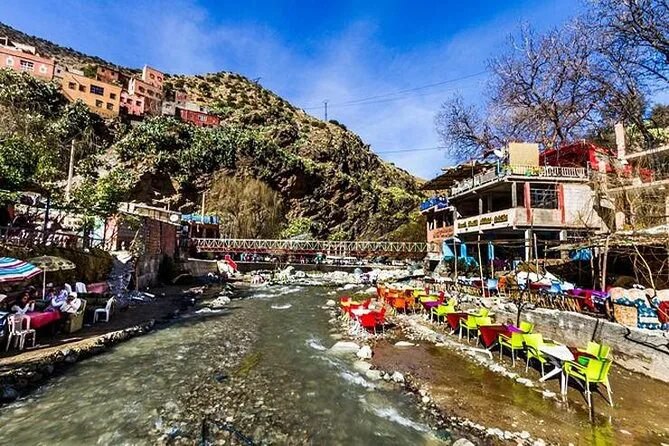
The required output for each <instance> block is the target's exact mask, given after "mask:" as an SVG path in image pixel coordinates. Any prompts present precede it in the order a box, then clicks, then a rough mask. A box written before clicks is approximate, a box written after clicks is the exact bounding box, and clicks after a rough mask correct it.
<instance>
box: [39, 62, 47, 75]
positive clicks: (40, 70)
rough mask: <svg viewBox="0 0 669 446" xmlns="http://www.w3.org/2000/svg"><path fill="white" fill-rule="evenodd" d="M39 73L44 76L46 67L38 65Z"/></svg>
mask: <svg viewBox="0 0 669 446" xmlns="http://www.w3.org/2000/svg"><path fill="white" fill-rule="evenodd" d="M39 72H40V73H42V74H46V72H47V68H46V65H44V64H42V65H40V66H39Z"/></svg>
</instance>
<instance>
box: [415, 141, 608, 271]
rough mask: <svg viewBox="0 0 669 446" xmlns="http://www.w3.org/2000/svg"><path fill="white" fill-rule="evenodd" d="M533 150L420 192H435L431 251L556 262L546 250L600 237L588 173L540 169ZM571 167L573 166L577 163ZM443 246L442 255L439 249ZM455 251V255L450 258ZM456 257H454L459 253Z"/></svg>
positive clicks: (456, 172)
mask: <svg viewBox="0 0 669 446" xmlns="http://www.w3.org/2000/svg"><path fill="white" fill-rule="evenodd" d="M541 160H542V158H541V157H540V154H539V149H538V146H537V145H536V144H518V143H512V144H510V145H509V147H508V148H507V150H506V155H505V156H504V157H503V159H500V160H498V162H495V163H477V162H470V163H465V164H461V165H459V166H455V167H452V168H447V169H444V173H443V174H442V175H440V176H439V177H437V178H435V179H433V180H432V181H430V182H428V183H427V184H426V185H425V186H424V189H425V190H432V191H440V192H441V193H442V195H443V196H442V198H441V200H437V201H436V203H435V205H430V203H425V204H424V205H423V206H424V208H423V207H422V208H421V212H422V213H423V214H424V215H425V216H426V218H427V226H428V227H427V239H428V242H429V243H430V249H431V251H432V252H438V253H441V254H444V253H448V252H463V251H464V250H462V248H459V247H458V245H460V244H465V245H466V246H465V248H464V249H465V250H467V254H468V255H469V256H471V257H474V258H477V257H478V251H479V250H478V249H477V245H480V244H485V245H492V246H494V250H491V249H481V250H480V251H481V256H482V259H483V261H484V262H490V261H492V260H493V259H490V258H487V257H489V254H490V253H491V252H494V254H493V255H494V257H495V258H501V259H507V260H515V259H517V260H523V259H525V260H527V259H529V258H531V257H534V256H538V257H539V258H544V257H552V256H556V255H559V253H555V252H553V251H551V250H549V248H550V247H552V246H555V245H557V244H559V243H560V241H565V240H569V239H580V238H583V237H586V236H588V235H589V234H594V233H597V232H601V231H603V230H606V226H605V225H604V223H603V221H602V219H601V218H600V216H599V214H598V213H597V211H596V206H595V204H596V200H595V193H594V190H593V188H592V186H591V184H590V176H589V173H590V166H589V164H588V163H584V164H583V165H581V166H578V165H568V166H563V165H542V164H541V163H540V161H541ZM576 164H578V163H576ZM444 243H446V244H447V245H448V249H447V248H446V247H444ZM455 249H458V250H459V251H455ZM460 250H461V251H460Z"/></svg>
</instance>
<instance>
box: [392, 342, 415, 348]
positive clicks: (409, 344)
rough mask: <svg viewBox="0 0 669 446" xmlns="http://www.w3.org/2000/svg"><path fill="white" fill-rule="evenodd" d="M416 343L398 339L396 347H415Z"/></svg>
mask: <svg viewBox="0 0 669 446" xmlns="http://www.w3.org/2000/svg"><path fill="white" fill-rule="evenodd" d="M414 345H416V344H412V343H411V342H407V341H398V342H395V347H413V346H414Z"/></svg>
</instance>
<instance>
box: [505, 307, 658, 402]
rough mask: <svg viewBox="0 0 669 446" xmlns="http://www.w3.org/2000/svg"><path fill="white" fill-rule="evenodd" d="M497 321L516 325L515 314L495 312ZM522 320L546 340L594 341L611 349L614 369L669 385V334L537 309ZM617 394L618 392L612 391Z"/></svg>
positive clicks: (570, 342)
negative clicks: (637, 374) (532, 324)
mask: <svg viewBox="0 0 669 446" xmlns="http://www.w3.org/2000/svg"><path fill="white" fill-rule="evenodd" d="M494 311H495V314H496V317H497V320H498V321H501V322H504V321H506V320H511V321H512V322H513V323H515V321H516V314H515V313H511V312H508V311H504V310H500V309H497V308H496V309H495V310H494ZM522 320H527V321H530V322H532V323H534V324H535V326H536V328H535V330H536V331H537V332H538V333H541V334H543V335H544V337H545V338H549V339H553V340H555V341H559V342H563V343H565V344H567V345H576V346H585V345H586V344H587V343H588V341H590V340H592V337H593V333H595V329H596V330H597V333H596V336H595V340H597V341H599V342H602V343H604V344H607V345H610V346H611V348H612V351H613V357H614V365H615V364H618V365H620V366H622V367H624V368H626V369H629V370H633V371H635V372H639V373H643V374H645V375H648V376H650V377H652V378H655V379H659V380H661V381H665V382H669V334H667V333H666V332H662V331H659V330H657V331H649V330H639V329H636V328H629V327H625V326H623V325H620V324H616V323H613V322H609V321H604V320H599V324H598V323H597V319H595V318H593V317H590V316H586V315H583V314H579V313H572V312H564V311H557V310H547V309H543V308H540V309H535V310H528V311H524V312H523V314H522ZM613 390H614V392H615V389H613Z"/></svg>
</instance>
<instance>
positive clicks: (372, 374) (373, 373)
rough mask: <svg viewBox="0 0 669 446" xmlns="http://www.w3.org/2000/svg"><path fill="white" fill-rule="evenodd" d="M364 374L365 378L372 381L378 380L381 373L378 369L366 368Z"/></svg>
mask: <svg viewBox="0 0 669 446" xmlns="http://www.w3.org/2000/svg"><path fill="white" fill-rule="evenodd" d="M365 376H366V377H367V379H371V380H372V381H378V380H380V379H381V377H382V374H381V371H380V370H371V369H370V370H367V371H366V372H365Z"/></svg>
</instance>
